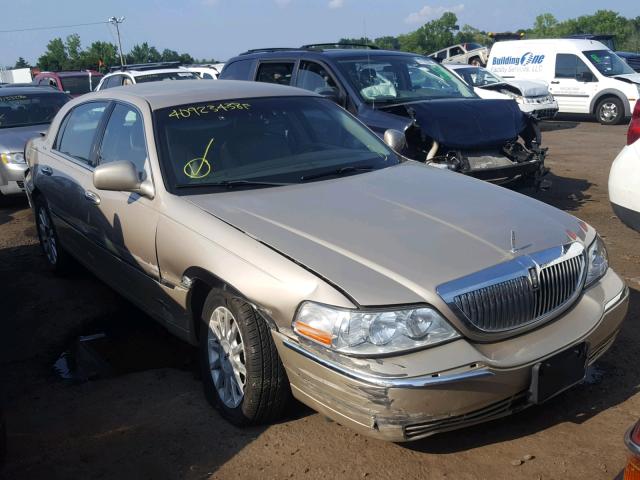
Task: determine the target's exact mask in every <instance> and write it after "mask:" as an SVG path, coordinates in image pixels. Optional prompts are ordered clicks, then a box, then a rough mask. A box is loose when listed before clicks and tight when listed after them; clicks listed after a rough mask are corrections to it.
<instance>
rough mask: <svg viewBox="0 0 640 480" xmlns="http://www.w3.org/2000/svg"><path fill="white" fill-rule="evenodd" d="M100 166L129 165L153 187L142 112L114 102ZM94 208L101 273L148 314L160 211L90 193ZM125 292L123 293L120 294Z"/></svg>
mask: <svg viewBox="0 0 640 480" xmlns="http://www.w3.org/2000/svg"><path fill="white" fill-rule="evenodd" d="M97 158H98V164H99V165H104V164H107V163H109V162H115V161H122V160H124V161H129V162H131V163H133V164H134V166H135V167H136V170H137V171H138V175H139V177H140V180H141V181H148V182H152V179H151V170H150V168H149V159H148V155H147V146H146V140H145V132H144V123H143V119H142V114H141V113H140V111H139V110H138V109H137V108H136V107H134V106H132V105H128V104H124V103H116V104H115V107H114V108H113V110H112V112H111V114H110V116H109V119H108V120H107V123H106V127H105V130H104V135H103V137H102V141H101V142H100V145H99V147H98V153H97ZM92 194H93V195H94V196H95V202H94V205H93V207H92V209H91V211H90V213H89V218H90V229H91V233H90V235H91V238H92V240H93V241H94V242H95V243H96V244H97V245H98V246H99V247H100V250H101V254H104V255H105V261H104V268H103V271H102V272H101V274H102V276H103V277H104V278H105V280H106V281H107V282H108V283H110V284H112V285H113V287H114V288H115V289H117V290H121V292H122V293H123V294H124V295H125V296H127V297H129V298H131V299H132V300H133V301H134V302H136V303H138V304H139V305H140V306H142V307H145V308H148V309H150V310H151V313H157V312H155V310H156V308H157V307H158V304H157V302H156V301H155V300H154V299H153V293H152V292H153V291H154V289H155V288H156V285H155V283H156V281H157V280H158V279H159V270H158V262H157V259H156V226H157V224H158V218H159V215H158V212H157V210H156V208H155V206H154V200H153V199H149V198H146V197H143V196H141V195H138V194H137V193H130V192H114V191H105V190H97V189H95V188H92ZM123 290H124V291H123Z"/></svg>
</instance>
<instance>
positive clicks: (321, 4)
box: [0, 0, 640, 65]
mask: <svg viewBox="0 0 640 480" xmlns="http://www.w3.org/2000/svg"><path fill="white" fill-rule="evenodd" d="M638 1H639V0H607V2H606V3H605V2H604V1H603V0H537V1H535V2H534V1H531V0H437V1H433V2H432V1H426V0H106V1H87V0H57V1H51V0H19V1H16V0H0V11H1V12H2V15H1V17H2V18H3V20H4V21H3V22H0V65H13V64H14V63H15V61H16V60H17V59H18V57H24V58H26V59H27V60H28V61H29V62H31V63H32V64H33V63H35V61H36V60H37V58H38V57H39V56H40V55H41V54H42V53H43V52H44V50H45V48H46V45H47V42H48V41H49V40H50V39H51V38H55V37H62V38H64V37H66V36H67V35H69V34H71V33H78V34H79V35H80V38H81V40H82V44H83V46H87V45H89V44H90V43H91V42H92V41H95V40H101V41H111V42H113V43H116V41H115V38H116V37H115V30H114V28H113V27H112V26H109V25H107V24H106V23H105V24H104V25H90V26H79V27H74V28H52V29H48V30H35V31H34V30H32V31H23V32H10V33H7V32H4V30H14V29H26V28H34V27H50V26H58V27H59V26H63V25H71V24H80V23H92V22H100V21H106V19H107V18H109V17H111V16H114V15H115V16H124V17H125V20H124V22H123V23H122V25H121V26H120V31H121V35H122V43H123V45H122V46H123V50H124V51H125V52H127V51H129V50H130V49H131V47H132V46H133V45H135V44H136V43H142V42H145V41H146V42H148V43H149V44H150V45H154V46H156V48H158V49H159V50H160V51H162V49H164V48H170V49H172V50H177V51H178V52H180V53H183V52H186V53H190V54H191V55H192V56H194V57H196V58H212V57H213V58H216V59H218V60H225V59H227V58H230V57H232V56H234V55H236V54H238V53H240V52H243V51H245V50H247V49H249V48H260V47H281V46H286V47H292V46H300V45H303V44H307V43H322V42H335V41H338V40H339V39H340V38H342V37H361V36H364V35H366V36H368V37H372V38H375V37H379V36H383V35H398V34H400V33H407V32H409V31H411V30H415V29H416V28H417V27H419V26H420V25H422V24H423V23H424V22H427V21H429V20H433V19H434V18H438V17H439V16H440V15H441V14H442V13H443V12H445V11H453V12H455V13H456V15H458V19H459V24H460V26H462V25H464V24H465V23H468V24H470V25H472V26H475V27H477V28H479V29H481V30H486V31H509V30H515V29H517V28H523V27H529V26H531V25H532V24H533V21H534V19H535V17H536V16H537V15H538V14H540V13H545V12H550V13H552V14H553V15H555V17H556V18H557V19H558V20H564V19H567V18H573V17H577V16H579V15H586V14H591V13H593V12H595V11H596V10H598V9H601V8H607V9H610V10H614V11H617V12H619V13H620V14H622V15H624V16H626V17H636V16H638V15H640V9H639V8H638V5H639V3H638ZM9 19H11V21H7V20H9Z"/></svg>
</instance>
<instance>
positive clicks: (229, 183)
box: [177, 180, 291, 188]
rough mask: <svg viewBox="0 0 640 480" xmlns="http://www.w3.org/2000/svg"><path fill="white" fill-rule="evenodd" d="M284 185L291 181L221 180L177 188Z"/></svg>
mask: <svg viewBox="0 0 640 480" xmlns="http://www.w3.org/2000/svg"><path fill="white" fill-rule="evenodd" d="M285 185H291V183H278V182H259V181H253V180H223V181H222V182H213V183H198V184H191V185H188V184H187V185H178V186H177V188H192V187H228V188H233V187H241V186H242V187H243V186H250V187H251V186H256V187H283V186H285Z"/></svg>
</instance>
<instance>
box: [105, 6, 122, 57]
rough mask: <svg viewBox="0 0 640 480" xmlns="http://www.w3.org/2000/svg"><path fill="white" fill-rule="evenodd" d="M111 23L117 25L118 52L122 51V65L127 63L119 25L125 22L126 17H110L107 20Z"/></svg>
mask: <svg viewBox="0 0 640 480" xmlns="http://www.w3.org/2000/svg"><path fill="white" fill-rule="evenodd" d="M107 21H108V22H109V23H111V24H113V25H115V26H116V32H117V34H118V52H120V66H124V65H125V61H124V55H122V43H121V42H120V27H119V25H120V24H121V23H122V22H124V17H110V18H109V20H107Z"/></svg>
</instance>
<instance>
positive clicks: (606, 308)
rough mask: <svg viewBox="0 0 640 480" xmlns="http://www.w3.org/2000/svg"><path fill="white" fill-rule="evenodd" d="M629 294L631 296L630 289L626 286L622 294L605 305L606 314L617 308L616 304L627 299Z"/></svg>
mask: <svg viewBox="0 0 640 480" xmlns="http://www.w3.org/2000/svg"><path fill="white" fill-rule="evenodd" d="M628 294H629V287H627V286H626V285H625V286H624V288H623V289H622V290H620V293H618V294H617V295H616V296H615V297H613V298H612V299H611V300H609V301H608V302H607V303H605V304H604V312H605V313H607V312H608V311H609V310H611V309H612V308H613V307H615V306H616V304H617V303H618V302H619V301H620V300H621V299H622V298H623V297H626V296H627V295H628Z"/></svg>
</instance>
